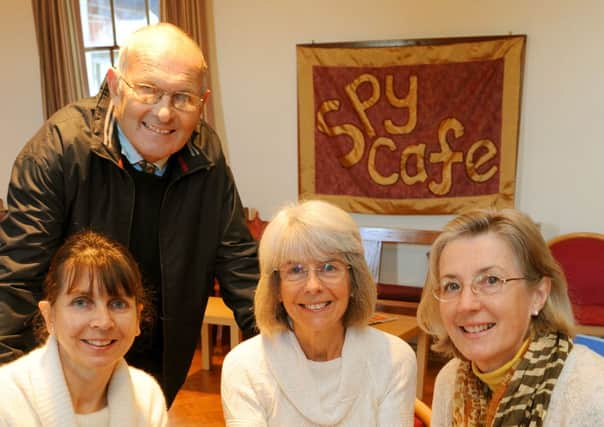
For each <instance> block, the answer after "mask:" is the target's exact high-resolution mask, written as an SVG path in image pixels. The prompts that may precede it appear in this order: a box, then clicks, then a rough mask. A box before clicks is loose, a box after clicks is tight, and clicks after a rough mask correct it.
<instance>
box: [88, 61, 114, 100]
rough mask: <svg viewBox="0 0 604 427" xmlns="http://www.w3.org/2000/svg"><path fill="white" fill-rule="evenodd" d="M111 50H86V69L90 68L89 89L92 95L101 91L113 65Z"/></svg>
mask: <svg viewBox="0 0 604 427" xmlns="http://www.w3.org/2000/svg"><path fill="white" fill-rule="evenodd" d="M109 52H110V51H109V50H96V51H94V52H86V69H87V70H88V89H89V90H90V95H95V94H96V93H97V92H98V91H99V88H100V87H101V83H102V82H103V79H104V78H105V74H107V70H108V69H109V67H111V56H110V53H109Z"/></svg>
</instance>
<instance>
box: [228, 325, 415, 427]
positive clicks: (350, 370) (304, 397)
mask: <svg viewBox="0 0 604 427" xmlns="http://www.w3.org/2000/svg"><path fill="white" fill-rule="evenodd" d="M321 365H325V366H321ZM416 375H417V363H416V359H415V354H414V353H413V350H411V348H410V347H409V345H408V344H407V343H406V342H404V341H403V340H401V339H400V338H398V337H395V336H392V335H389V334H386V333H384V332H381V331H378V330H376V329H374V328H371V327H363V328H348V329H347V330H346V336H345V340H344V347H343V349H342V357H341V360H337V359H336V360H334V361H329V362H312V361H309V360H307V359H306V356H305V355H304V352H303V351H302V349H301V348H300V345H299V343H298V341H297V339H296V337H295V335H294V334H293V333H292V332H289V331H288V332H284V333H280V334H277V335H276V336H274V337H270V338H268V337H265V336H257V337H254V338H252V339H249V340H247V341H245V342H243V343H242V344H239V345H238V346H237V347H235V348H234V349H233V350H231V352H230V353H229V354H227V356H226V357H225V360H224V363H223V365H222V389H221V394H222V404H223V410H224V414H225V419H226V424H227V426H229V427H231V426H242V427H243V426H245V427H252V426H257V427H260V426H279V427H283V426H288V427H289V426H295V427H302V426H305V427H306V426H355V427H358V426H380V427H400V426H404V427H407V426H412V425H413V406H414V402H415V383H416Z"/></svg>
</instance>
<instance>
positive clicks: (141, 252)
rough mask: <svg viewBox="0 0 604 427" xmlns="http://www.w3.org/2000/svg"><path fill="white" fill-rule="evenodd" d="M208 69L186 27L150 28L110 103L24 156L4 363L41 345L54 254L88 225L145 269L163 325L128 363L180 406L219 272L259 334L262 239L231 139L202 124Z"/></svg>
mask: <svg viewBox="0 0 604 427" xmlns="http://www.w3.org/2000/svg"><path fill="white" fill-rule="evenodd" d="M206 69H207V66H206V63H205V60H204V57H203V54H202V52H201V50H200V48H199V47H198V45H197V44H196V43H195V42H194V41H193V40H192V39H190V38H189V37H188V36H187V35H186V34H185V33H183V32H182V31H181V30H179V29H178V28H177V27H175V26H172V25H170V24H159V25H155V26H150V27H145V28H143V29H141V30H139V31H137V32H136V33H134V34H133V36H132V37H131V38H130V40H129V41H128V43H126V44H125V45H124V46H123V47H122V49H121V51H120V55H119V58H118V66H117V69H113V68H111V69H110V70H109V71H108V72H107V77H106V82H105V83H104V84H103V86H102V87H101V90H100V92H99V93H98V95H97V96H96V97H95V98H90V99H85V100H82V101H79V102H77V103H75V104H72V105H69V106H67V107H65V108H63V109H62V110H60V111H58V112H57V113H56V114H55V115H53V116H52V117H51V118H50V119H49V120H48V122H47V123H46V124H45V125H44V126H43V127H42V129H41V130H40V131H39V132H38V133H37V134H36V135H35V136H34V137H33V139H32V140H31V141H29V142H28V143H27V145H26V146H25V147H24V148H23V150H22V151H21V153H20V154H19V155H18V157H17V159H16V161H15V164H14V168H13V173H12V177H11V182H10V186H9V191H8V210H9V214H8V216H7V217H6V218H5V220H4V221H2V222H1V223H0V361H8V360H11V359H14V358H15V357H18V356H19V355H21V354H22V353H23V352H27V351H29V350H31V349H32V347H34V346H35V339H34V337H33V333H32V326H31V323H32V322H31V321H32V318H33V315H34V313H35V312H36V310H37V308H36V304H37V299H38V298H39V297H40V290H41V281H42V280H43V278H44V275H45V273H46V270H47V268H48V265H49V262H50V258H51V257H52V255H53V254H54V252H55V250H56V249H57V248H58V247H59V246H60V245H61V243H62V242H63V241H64V240H65V239H66V238H67V237H68V236H69V235H71V234H73V233H75V232H77V231H79V230H81V229H93V230H96V231H98V232H101V233H103V234H106V235H107V236H109V237H111V238H114V239H116V240H118V241H120V242H122V243H123V244H125V245H126V246H128V247H129V249H130V250H131V251H132V253H133V254H134V256H135V258H136V259H137V261H138V262H139V264H140V267H141V269H142V271H143V275H144V282H145V288H146V289H147V290H148V293H149V296H150V299H151V301H152V303H153V304H152V305H153V307H154V309H155V322H154V323H153V327H149V328H147V329H145V327H144V326H143V333H142V334H141V336H140V337H139V338H138V339H137V341H136V342H135V344H134V346H133V349H132V350H131V352H130V353H129V354H128V355H127V360H128V361H129V362H130V363H131V364H133V365H134V366H138V367H141V368H143V369H145V370H147V371H148V372H150V373H152V374H154V375H155V376H156V377H157V379H158V380H159V382H160V384H161V385H162V388H163V390H164V393H165V394H166V398H167V400H168V404H171V402H172V401H173V399H174V397H175V395H176V393H177V391H178V389H179V388H180V386H181V385H182V383H183V382H184V380H185V378H186V374H187V371H188V368H189V365H190V362H191V358H192V356H193V352H194V349H195V345H196V342H197V338H198V336H199V330H200V328H201V323H202V317H203V312H204V309H205V306H206V304H207V300H208V297H209V295H210V294H211V293H212V291H213V281H214V277H217V278H218V281H219V283H220V286H221V291H222V292H221V293H222V296H223V297H224V300H225V302H226V303H227V305H228V306H229V307H231V308H232V309H233V311H234V313H235V317H236V319H237V322H238V324H239V326H240V327H241V328H242V330H243V333H244V335H245V336H250V335H252V334H253V333H254V328H255V327H254V318H253V313H252V310H251V306H252V298H253V292H254V289H255V284H256V281H257V279H258V263H257V256H256V243H255V242H254V241H253V239H252V237H251V236H250V233H249V232H248V229H247V227H246V224H245V219H244V216H243V209H242V205H241V201H240V198H239V195H238V192H237V188H236V186H235V183H234V180H233V176H232V173H231V171H230V169H229V167H228V165H227V164H226V160H225V158H224V155H223V152H222V150H221V146H220V141H219V139H218V136H217V135H216V133H215V132H214V130H212V129H211V128H210V127H209V126H208V125H207V123H206V122H205V121H204V120H203V119H202V118H201V117H202V109H203V105H204V102H205V101H206V98H207V96H208V94H209V92H208V91H207V90H204V87H203V80H204V74H205V72H206ZM143 320H145V319H143Z"/></svg>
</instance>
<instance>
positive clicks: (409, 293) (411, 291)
mask: <svg viewBox="0 0 604 427" xmlns="http://www.w3.org/2000/svg"><path fill="white" fill-rule="evenodd" d="M422 290H423V288H419V287H417V286H406V285H390V284H387V283H378V285H377V293H378V298H379V299H388V300H395V301H408V302H419V300H420V299H421V297H422Z"/></svg>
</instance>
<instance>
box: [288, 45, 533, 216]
mask: <svg viewBox="0 0 604 427" xmlns="http://www.w3.org/2000/svg"><path fill="white" fill-rule="evenodd" d="M525 43H526V36H524V35H519V36H493V37H472V38H456V39H424V40H395V41H383V42H359V43H330V44H305V45H298V46H297V49H296V50H297V63H298V122H299V126H298V128H299V131H298V132H299V133H298V148H299V156H300V157H299V186H300V198H302V199H308V198H315V199H316V198H318V199H323V200H327V201H330V202H332V203H335V204H337V205H339V206H341V207H342V208H344V209H346V210H348V211H349V212H360V213H380V214H453V213H458V212H459V211H461V210H463V209H465V208H467V207H470V206H471V207H479V206H482V207H487V206H495V207H498V208H502V207H511V206H513V205H514V194H515V176H516V153H517V146H518V129H519V121H520V97H521V91H522V68H523V63H524V49H525Z"/></svg>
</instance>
